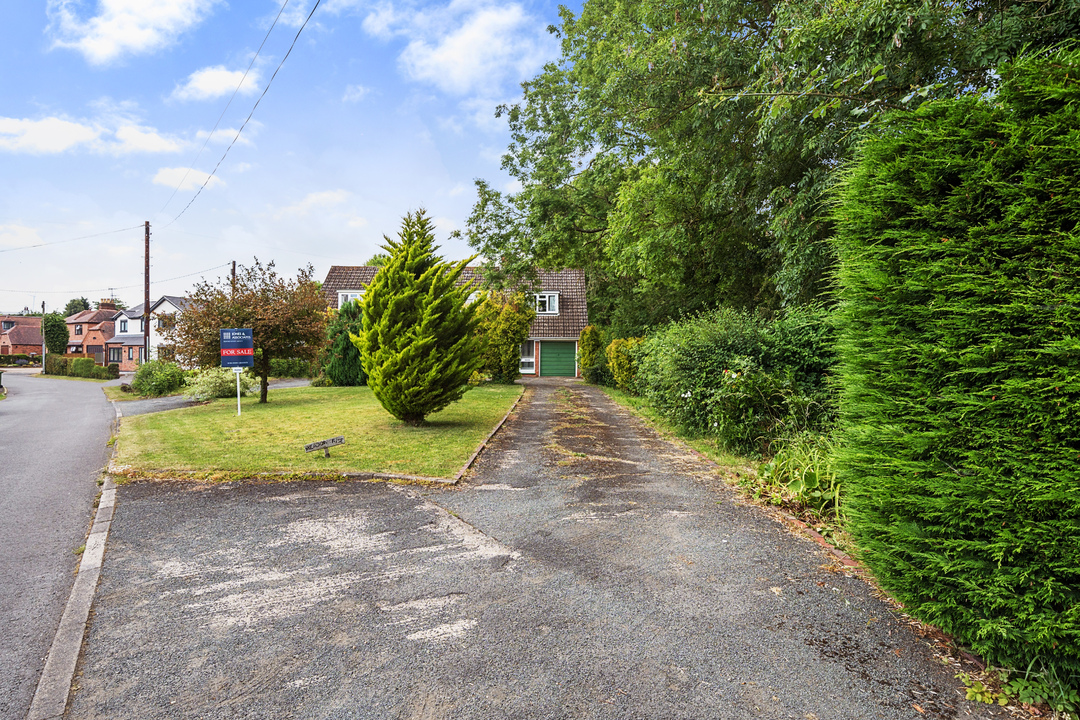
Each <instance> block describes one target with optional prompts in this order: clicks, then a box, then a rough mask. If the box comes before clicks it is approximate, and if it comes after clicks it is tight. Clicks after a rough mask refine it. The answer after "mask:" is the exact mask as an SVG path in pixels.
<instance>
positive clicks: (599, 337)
mask: <svg viewBox="0 0 1080 720" xmlns="http://www.w3.org/2000/svg"><path fill="white" fill-rule="evenodd" d="M605 335H606V333H604V331H603V330H601V329H600V328H598V327H596V326H595V325H586V326H585V327H584V329H582V331H581V334H580V335H579V336H578V367H579V368H581V377H583V378H585V382H589V383H592V384H594V385H609V386H610V385H614V384H615V379H614V378H613V377H612V376H611V369H610V368H609V367H608V360H607V353H606V352H605V348H606V346H607V345H608V344H610V341H608V342H605V340H606V338H605Z"/></svg>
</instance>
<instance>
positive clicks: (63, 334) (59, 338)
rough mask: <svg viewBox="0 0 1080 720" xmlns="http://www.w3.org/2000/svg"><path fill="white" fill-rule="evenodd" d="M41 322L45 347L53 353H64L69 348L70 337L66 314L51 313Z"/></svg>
mask: <svg viewBox="0 0 1080 720" xmlns="http://www.w3.org/2000/svg"><path fill="white" fill-rule="evenodd" d="M41 323H42V327H43V328H44V332H43V334H44V336H45V349H46V350H47V351H48V352H49V353H51V354H56V355H59V354H61V353H63V352H64V350H66V349H67V343H68V338H69V335H68V327H67V323H65V322H64V316H62V315H58V314H57V313H49V314H48V315H46V316H45V317H43V318H42V319H41Z"/></svg>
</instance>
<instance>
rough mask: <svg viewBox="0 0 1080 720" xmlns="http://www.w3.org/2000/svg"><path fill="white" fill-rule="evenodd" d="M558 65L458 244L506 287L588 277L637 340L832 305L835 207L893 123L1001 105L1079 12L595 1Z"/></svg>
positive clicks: (1011, 6) (569, 20) (1018, 1)
mask: <svg viewBox="0 0 1080 720" xmlns="http://www.w3.org/2000/svg"><path fill="white" fill-rule="evenodd" d="M562 12H563V21H562V25H561V27H560V28H558V30H557V32H558V34H559V35H560V37H561V38H562V54H561V57H560V58H559V59H558V60H557V61H556V62H553V63H551V64H549V65H547V66H546V67H545V68H544V70H543V72H542V73H541V74H540V75H538V76H537V77H535V78H534V79H532V80H530V81H528V82H526V83H524V85H523V91H524V92H523V97H522V99H521V101H519V102H517V103H515V104H513V105H510V106H505V107H502V108H500V110H499V113H500V114H501V115H503V116H505V117H506V118H507V119H508V121H509V126H510V131H511V135H512V143H511V145H510V147H509V149H508V151H507V153H506V155H505V156H504V159H503V166H504V168H505V169H506V170H507V171H508V172H509V173H510V174H511V175H512V176H513V177H514V178H515V179H517V180H518V181H520V183H521V186H522V188H521V190H520V191H518V192H514V193H509V194H507V193H502V192H499V191H496V190H494V189H493V188H492V187H491V186H489V185H488V184H486V183H485V182H483V181H478V183H477V189H478V191H479V199H478V201H477V203H476V205H475V206H474V212H473V214H472V217H471V218H470V220H469V223H468V229H467V231H466V234H467V235H468V237H469V240H470V242H471V243H472V245H473V247H475V248H476V249H477V250H478V251H480V253H481V254H483V255H484V256H485V257H487V258H489V259H490V260H491V261H492V263H494V264H497V265H500V266H501V267H502V268H503V270H504V271H505V272H507V273H509V274H514V273H518V274H527V272H528V269H529V268H531V267H533V266H536V265H538V266H540V267H544V268H548V269H558V268H561V267H580V268H584V269H585V270H586V271H587V273H588V275H589V277H590V293H591V297H590V313H591V314H593V315H594V316H596V315H601V316H602V317H596V319H599V320H601V321H603V322H605V323H611V324H613V325H615V327H616V328H617V329H618V331H619V332H620V333H623V334H633V333H634V332H636V331H637V330H639V329H642V328H644V327H645V326H648V325H654V324H656V323H659V322H662V321H664V320H667V319H669V318H672V317H676V316H678V315H679V314H681V313H683V312H687V311H693V310H695V309H699V308H703V307H709V306H713V305H716V304H724V305H729V306H736V307H740V306H741V307H757V308H765V309H769V308H774V307H777V306H779V305H782V304H798V303H802V302H805V301H808V300H812V299H814V298H815V297H820V296H821V295H822V294H823V293H827V292H828V291H829V289H830V285H829V280H828V278H829V277H830V268H831V267H832V266H833V265H834V255H833V251H832V245H831V238H832V235H833V224H832V221H831V219H830V217H829V214H828V210H827V207H826V205H827V203H826V201H825V199H826V197H827V193H828V191H829V189H830V188H831V187H832V185H833V184H834V182H835V179H836V177H837V174H838V171H839V170H840V169H841V168H842V167H843V166H844V164H845V163H846V162H847V161H848V160H849V159H850V158H851V157H852V153H853V151H854V149H855V148H856V147H857V146H858V144H859V142H860V141H861V139H862V138H863V137H864V136H865V134H866V133H867V132H868V131H870V130H871V129H872V128H873V127H874V126H875V124H876V119H877V117H878V115H879V113H880V112H881V111H882V110H887V109H903V108H912V109H913V108H915V107H917V106H918V105H919V104H920V103H922V102H924V101H925V100H926V99H932V98H935V97H951V96H954V95H957V94H963V93H970V92H977V91H978V90H979V89H980V88H984V87H989V88H991V89H992V88H993V86H994V85H995V83H996V82H997V75H996V74H995V72H994V68H995V67H997V65H998V64H1000V63H1001V62H1002V61H1004V60H1006V59H1008V58H1011V57H1014V56H1016V55H1017V53H1018V52H1019V51H1020V50H1021V49H1022V48H1023V47H1024V46H1025V44H1026V45H1027V47H1029V49H1036V50H1037V49H1038V48H1045V47H1048V46H1051V45H1054V44H1055V43H1058V42H1061V41H1062V40H1066V39H1069V38H1072V37H1076V36H1077V35H1080V3H1078V2H1076V0H930V1H928V2H906V1H902V0H866V1H865V2H851V0H824V1H823V0H791V1H790V2H783V3H779V2H769V1H765V2H762V1H761V0H704V2H699V0H672V1H666V2H659V1H657V0H646V1H644V2H635V3H628V2H622V0H586V2H585V3H584V5H583V7H582V11H581V13H580V15H578V16H575V15H573V14H572V13H570V12H569V11H568V10H565V9H564V10H563V11H562Z"/></svg>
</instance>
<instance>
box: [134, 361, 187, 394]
mask: <svg viewBox="0 0 1080 720" xmlns="http://www.w3.org/2000/svg"><path fill="white" fill-rule="evenodd" d="M183 384H184V371H183V370H181V369H180V366H179V365H177V364H175V363H171V362H165V361H163V360H150V361H149V362H144V363H143V364H142V365H140V366H139V369H138V370H136V371H135V377H134V378H132V380H131V387H132V388H133V389H134V390H135V392H137V393H140V394H142V395H168V394H169V393H173V392H176V391H177V390H179V389H180V388H181V387H182V386H183Z"/></svg>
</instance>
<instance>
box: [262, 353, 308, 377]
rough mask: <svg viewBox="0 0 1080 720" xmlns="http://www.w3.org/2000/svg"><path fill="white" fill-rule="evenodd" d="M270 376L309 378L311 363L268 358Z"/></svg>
mask: <svg viewBox="0 0 1080 720" xmlns="http://www.w3.org/2000/svg"><path fill="white" fill-rule="evenodd" d="M270 375H271V376H272V377H278V378H309V377H312V376H313V375H314V373H312V372H311V363H310V362H309V361H307V360H302V359H300V358H270Z"/></svg>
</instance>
